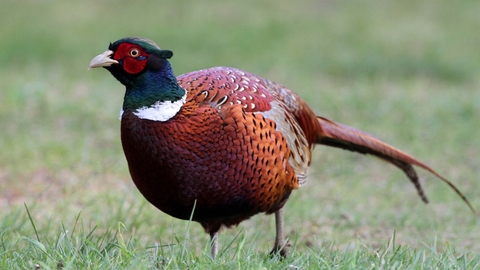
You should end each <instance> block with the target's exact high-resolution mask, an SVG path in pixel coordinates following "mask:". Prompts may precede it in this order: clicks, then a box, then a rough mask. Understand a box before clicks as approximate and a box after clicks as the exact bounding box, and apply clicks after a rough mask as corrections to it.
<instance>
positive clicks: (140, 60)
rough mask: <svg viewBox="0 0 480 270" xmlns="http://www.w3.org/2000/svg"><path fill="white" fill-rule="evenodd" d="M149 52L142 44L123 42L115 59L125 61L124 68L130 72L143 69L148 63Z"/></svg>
mask: <svg viewBox="0 0 480 270" xmlns="http://www.w3.org/2000/svg"><path fill="white" fill-rule="evenodd" d="M148 56H149V54H148V53H146V52H145V51H144V50H143V49H142V48H141V47H140V46H138V45H136V44H132V43H122V44H120V45H119V46H118V48H117V50H116V51H115V54H114V55H113V59H115V60H117V61H119V62H123V69H124V70H125V71H126V72H127V73H130V74H137V73H140V72H142V71H143V69H144V68H145V66H146V65H147V59H148Z"/></svg>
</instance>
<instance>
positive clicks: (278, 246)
mask: <svg viewBox="0 0 480 270" xmlns="http://www.w3.org/2000/svg"><path fill="white" fill-rule="evenodd" d="M275 228H276V230H277V234H276V236H275V245H274V247H273V249H272V251H271V252H270V254H272V255H275V254H278V255H280V256H282V257H284V258H285V257H287V255H288V244H287V240H286V238H285V232H284V227H283V208H280V209H279V210H278V211H277V212H275Z"/></svg>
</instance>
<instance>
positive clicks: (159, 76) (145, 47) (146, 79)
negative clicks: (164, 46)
mask: <svg viewBox="0 0 480 270" xmlns="http://www.w3.org/2000/svg"><path fill="white" fill-rule="evenodd" d="M172 55H173V53H172V51H168V50H161V49H160V47H158V46H157V44H155V43H154V42H153V41H151V40H149V39H146V38H138V37H127V38H122V39H120V40H117V41H115V42H114V43H111V44H110V46H109V47H108V50H106V51H105V52H104V53H102V54H99V55H97V56H95V57H94V58H93V59H92V61H91V62H90V65H89V66H88V67H89V68H97V67H103V68H105V69H107V70H108V71H110V73H112V75H113V76H114V77H115V78H116V79H117V80H118V81H120V82H121V83H122V84H123V85H125V87H126V94H125V99H124V103H123V109H124V110H126V109H133V110H135V109H139V108H143V107H149V106H152V105H153V104H155V103H157V102H166V101H171V102H176V101H181V100H182V99H183V98H184V96H185V93H186V91H185V89H183V88H181V87H180V86H179V85H178V83H177V80H176V78H175V75H174V74H173V71H172V68H171V66H170V63H169V62H168V60H167V59H170V58H171V57H172Z"/></svg>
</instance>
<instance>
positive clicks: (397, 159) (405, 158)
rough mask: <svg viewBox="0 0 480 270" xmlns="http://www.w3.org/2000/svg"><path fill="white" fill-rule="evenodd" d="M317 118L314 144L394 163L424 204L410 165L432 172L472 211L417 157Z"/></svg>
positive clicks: (468, 203) (452, 185) (353, 129)
mask: <svg viewBox="0 0 480 270" xmlns="http://www.w3.org/2000/svg"><path fill="white" fill-rule="evenodd" d="M317 119H318V122H319V123H320V126H321V128H322V131H323V132H322V133H321V134H320V136H318V139H317V141H316V143H318V144H323V145H327V146H332V147H337V148H342V149H345V150H350V151H354V152H358V153H361V154H370V155H374V156H376V157H378V158H381V159H383V160H385V161H387V162H389V163H391V164H393V165H395V166H397V167H398V168H400V169H401V170H402V171H404V172H405V174H406V175H407V177H408V178H409V179H410V181H412V183H413V184H414V185H415V188H416V190H417V192H418V195H419V196H420V198H421V199H422V200H423V201H424V202H425V203H428V199H427V197H426V195H425V192H424V191H423V188H422V186H421V185H420V181H419V180H418V176H417V173H416V171H415V169H414V168H413V166H412V165H416V166H418V167H420V168H422V169H424V170H426V171H428V172H430V173H432V174H433V175H435V176H436V177H438V178H440V179H441V180H442V181H443V182H445V183H446V184H447V185H449V186H450V187H451V188H452V189H453V190H454V191H455V192H456V193H457V194H458V195H459V196H460V197H461V198H462V200H463V201H464V202H465V203H466V204H467V205H468V207H469V208H470V210H471V211H472V212H475V210H474V209H473V207H472V206H471V204H470V202H469V201H468V200H467V198H466V197H465V196H464V195H463V194H462V192H460V190H459V189H458V188H457V187H456V186H455V185H454V184H452V183H451V182H450V181H448V180H447V179H446V178H445V177H443V176H442V175H440V174H439V173H437V172H436V171H435V170H433V169H432V168H430V167H429V166H427V165H426V164H424V163H423V162H421V161H419V160H418V159H416V158H414V157H412V156H411V155H409V154H407V153H405V152H403V151H401V150H399V149H396V148H394V147H392V146H390V145H388V144H386V143H384V142H382V141H380V140H379V139H377V138H375V137H373V136H372V135H370V134H368V133H365V132H363V131H360V130H358V129H355V128H352V127H349V126H347V125H343V124H340V123H336V122H333V121H331V120H328V119H326V118H324V117H320V116H317Z"/></svg>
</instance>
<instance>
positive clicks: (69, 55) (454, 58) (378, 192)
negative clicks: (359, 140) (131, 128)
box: [0, 0, 480, 269]
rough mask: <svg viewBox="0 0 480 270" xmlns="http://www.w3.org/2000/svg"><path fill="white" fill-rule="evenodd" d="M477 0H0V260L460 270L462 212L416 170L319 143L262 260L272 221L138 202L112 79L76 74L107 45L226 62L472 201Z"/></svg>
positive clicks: (474, 248) (478, 240) (479, 66)
mask: <svg viewBox="0 0 480 270" xmlns="http://www.w3.org/2000/svg"><path fill="white" fill-rule="evenodd" d="M479 11H480V2H478V1H475V0H465V1H447V0H439V1H413V0H406V1H405V0H395V1H366V0H365V1H364V0H360V1H328V0H324V1H314V0H301V1H283V3H280V1H273V0H265V1H254V0H246V1H230V0H229V1H220V0H211V1H204V0H201V1H194V0H187V1H175V0H167V1H161V2H160V1H146V0H141V1H119V2H113V1H103V2H100V1H92V0H88V1H80V2H78V3H75V2H66V1H53V0H52V1H46V0H45V1H33V0H27V1H23V2H22V3H20V2H18V1H11V0H7V1H3V2H2V3H1V4H0V36H1V40H0V63H1V65H0V86H1V89H0V104H1V106H0V127H1V129H0V149H1V154H0V269H35V268H37V269H60V268H63V269H152V268H153V269H155V268H168V269H176V268H181V269H183V268H188V269H203V268H207V269H208V268H210V269H212V268H213V269H233V268H235V269H338V268H340V269H358V268H360V269H366V268H368V269H386V268H388V269H474V268H480V221H479V216H478V215H474V214H472V213H471V212H470V211H469V210H468V208H467V207H466V205H465V204H464V203H463V202H462V201H461V199H460V198H459V197H458V196H456V195H455V193H454V192H453V191H452V190H450V189H449V188H448V186H447V185H445V184H444V183H442V182H441V181H440V180H439V179H437V178H435V177H434V176H432V175H430V174H428V173H426V172H424V171H423V172H420V174H421V176H422V182H423V184H424V186H425V189H426V193H427V196H428V197H429V199H430V201H431V202H430V204H428V205H424V204H423V203H422V202H421V200H420V199H419V198H418V196H417V194H416V191H415V189H414V187H413V185H412V184H411V183H410V182H409V181H408V179H407V178H406V177H405V176H404V175H403V173H402V172H400V171H399V170H397V169H396V168H394V167H392V166H391V165H388V164H385V163H383V162H381V161H379V160H377V159H374V158H371V157H366V156H361V155H357V154H352V153H350V152H344V151H341V150H337V149H332V148H327V147H323V146H319V147H317V148H316V149H315V151H314V154H313V156H314V158H313V162H312V165H311V169H310V171H309V183H308V185H307V187H306V188H301V189H300V190H297V191H295V192H294V193H293V195H292V196H291V199H290V200H289V202H288V203H287V205H286V207H285V212H286V226H287V233H288V236H289V238H290V243H291V244H292V245H293V248H292V254H291V256H290V257H289V258H288V259H286V260H283V261H282V260H279V259H278V258H269V257H268V256H267V254H268V251H269V250H270V249H271V247H272V246H273V240H274V218H273V216H265V215H258V216H255V217H254V218H252V219H250V220H248V221H246V222H243V223H242V224H240V225H239V226H238V227H237V228H234V229H233V230H224V231H223V232H222V234H221V236H220V256H219V257H218V258H217V259H216V260H214V261H212V260H211V259H210V257H209V250H208V247H207V241H208V236H207V235H206V234H204V232H203V230H202V228H201V226H199V225H198V224H196V223H192V224H189V223H188V222H186V221H180V220H176V219H173V218H171V217H169V216H167V215H165V214H163V213H161V212H159V211H158V210H156V209H155V208H154V207H152V206H151V205H149V204H148V203H147V202H146V201H145V200H144V199H143V197H142V196H141V195H140V194H139V192H138V191H137V190H136V188H135V187H134V185H133V183H132V182H131V179H130V176H129V174H128V169H127V164H126V161H125V158H124V155H123V152H122V149H121V145H120V135H119V132H120V131H119V124H120V122H119V120H118V115H119V110H120V107H121V104H122V99H123V94H124V89H123V86H122V85H120V84H119V83H118V82H116V81H115V79H114V78H113V77H112V76H111V75H110V74H109V73H108V72H107V71H104V70H91V71H87V65H88V63H89V61H90V60H91V59H92V58H93V57H94V56H95V55H97V54H99V53H101V52H103V51H105V50H106V48H107V46H108V44H109V42H113V41H115V40H117V39H119V38H122V37H125V36H132V35H136V36H143V37H148V38H150V39H152V40H154V41H156V42H157V43H158V44H159V45H160V46H161V47H162V48H165V49H170V50H173V51H174V53H175V55H174V57H173V58H172V61H171V62H172V65H173V67H174V70H175V72H176V74H178V75H180V74H182V73H185V72H189V71H193V70H197V69H202V68H207V67H211V66H232V67H237V68H240V69H244V70H247V71H250V72H252V73H255V74H258V75H260V76H263V77H266V78H269V79H272V80H274V81H277V82H279V83H282V84H284V85H286V86H288V87H289V88H291V89H293V90H295V91H296V92H297V93H299V95H300V96H301V97H303V98H304V99H305V100H306V101H307V102H308V103H309V104H310V105H311V107H312V108H313V110H314V111H315V112H316V113H317V114H319V115H322V116H325V117H328V118H330V119H332V120H335V121H338V122H341V123H344V124H348V125H351V126H354V127H357V128H359V129H361V130H364V131H366V132H368V133H371V134H374V135H375V136H377V137H379V138H381V139H382V140H384V141H386V142H388V143H391V144H393V145H395V146H397V147H399V148H400V149H403V150H405V151H407V152H409V153H411V154H413V155H414V156H416V157H418V158H419V159H421V160H422V161H425V162H426V163H427V164H429V165H431V166H432V167H433V168H435V169H436V170H438V171H439V172H440V173H441V174H443V175H444V176H445V177H447V178H448V179H450V180H451V181H452V182H453V183H455V184H456V185H457V186H458V188H459V189H460V190H461V191H463V192H464V193H465V195H466V196H467V198H469V200H470V201H471V203H472V205H473V206H474V207H475V208H476V210H477V211H480V188H479V187H480V161H479V157H480V49H479V48H480V35H479V34H478V29H480V16H478V14H479Z"/></svg>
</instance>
